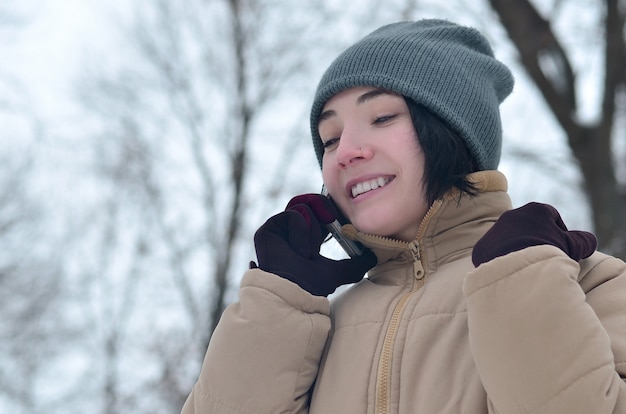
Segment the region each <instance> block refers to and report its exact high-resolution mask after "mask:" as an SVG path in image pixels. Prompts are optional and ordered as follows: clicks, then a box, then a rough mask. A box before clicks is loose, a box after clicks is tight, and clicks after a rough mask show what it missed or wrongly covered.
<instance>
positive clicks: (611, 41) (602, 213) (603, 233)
mask: <svg viewBox="0 0 626 414" xmlns="http://www.w3.org/2000/svg"><path fill="white" fill-rule="evenodd" d="M618 3H619V0H607V1H606V11H605V13H606V14H605V16H606V18H605V22H604V24H605V40H606V43H605V44H606V50H605V73H604V76H605V80H604V95H603V97H602V108H601V111H600V117H599V120H598V121H597V122H596V123H595V124H594V125H584V124H582V123H580V121H578V119H577V117H576V114H577V111H578V105H577V102H576V83H575V76H574V70H573V69H572V66H571V64H570V61H569V59H568V56H567V55H566V53H565V51H564V49H563V48H562V47H561V44H560V42H559V39H558V38H557V37H556V35H555V33H554V31H553V30H552V27H551V25H550V22H549V21H548V20H546V19H544V18H543V17H542V16H540V15H539V13H538V12H537V10H536V9H535V8H534V6H533V5H532V4H531V2H530V1H528V0H517V1H513V2H512V1H508V0H490V4H491V6H492V8H493V9H494V10H495V11H496V13H497V14H498V15H499V17H500V21H501V23H502V25H503V26H504V27H505V29H506V31H507V33H508V35H509V37H510V38H511V40H512V41H513V43H514V45H515V47H516V48H517V50H518V52H519V54H520V61H521V64H522V65H523V67H524V69H525V70H526V71H527V73H528V74H529V76H530V77H531V79H532V80H533V81H534V82H535V84H536V86H537V88H538V89H539V90H540V92H541V94H542V95H543V97H544V99H545V100H546V103H547V104H548V107H549V108H550V109H551V111H552V113H553V114H554V116H555V118H556V119H557V121H558V123H559V124H560V125H561V127H562V128H563V131H564V132H565V134H566V135H567V139H568V144H569V146H570V148H571V150H572V153H573V154H574V156H575V157H576V160H577V161H578V163H579V166H580V170H581V173H582V176H583V179H584V184H585V191H586V193H587V196H588V199H589V202H590V205H591V210H592V213H593V224H594V230H595V233H596V235H597V237H598V241H599V247H600V249H602V250H604V251H606V252H608V253H612V254H615V255H617V256H619V257H622V258H626V243H625V242H624V237H625V225H624V211H625V209H626V205H624V196H623V194H621V193H622V191H621V188H620V185H619V183H618V181H617V178H616V173H615V167H614V164H613V158H612V157H613V154H612V151H611V149H612V148H611V146H612V138H613V137H612V135H613V125H614V119H615V115H616V111H617V109H616V98H617V94H618V93H620V91H621V90H623V86H624V85H626V57H625V56H626V55H625V41H624V36H623V34H622V33H623V31H624V17H625V16H624V14H625V12H624V11H623V10H621V11H620V10H619V7H618V6H619V5H618ZM547 61H550V63H552V65H551V67H553V68H554V67H556V68H558V73H551V72H549V71H547V70H544V68H545V63H547ZM542 64H543V65H542ZM566 185H567V183H566Z"/></svg>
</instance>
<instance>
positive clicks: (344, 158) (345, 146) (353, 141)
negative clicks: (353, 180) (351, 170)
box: [336, 130, 373, 168]
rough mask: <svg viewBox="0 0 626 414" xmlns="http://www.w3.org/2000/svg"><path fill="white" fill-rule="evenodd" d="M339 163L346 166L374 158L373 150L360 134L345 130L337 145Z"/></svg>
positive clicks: (343, 166)
mask: <svg viewBox="0 0 626 414" xmlns="http://www.w3.org/2000/svg"><path fill="white" fill-rule="evenodd" d="M336 151H337V158H336V160H337V164H339V166H340V167H342V168H345V167H347V166H350V165H353V164H356V163H358V162H362V161H365V160H368V159H370V158H372V155H373V152H372V148H371V147H370V146H369V145H366V144H365V142H364V140H363V139H360V135H359V134H355V133H350V132H349V131H346V130H344V132H343V133H342V134H341V138H340V139H339V146H338V147H337V150H336Z"/></svg>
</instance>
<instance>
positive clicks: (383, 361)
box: [375, 200, 442, 414]
mask: <svg viewBox="0 0 626 414" xmlns="http://www.w3.org/2000/svg"><path fill="white" fill-rule="evenodd" d="M441 204H442V203H441V200H438V201H436V202H435V203H433V205H432V206H431V207H430V209H429V210H428V212H427V213H426V215H425V216H424V219H423V220H422V223H421V224H420V227H419V230H418V233H417V237H416V238H415V240H413V241H412V242H410V243H408V248H409V250H410V251H411V254H412V255H413V277H414V278H413V282H412V286H411V289H410V290H409V291H408V292H406V293H405V294H404V295H402V297H401V298H400V300H399V301H398V303H396V306H395V307H394V309H393V313H392V314H391V319H390V321H389V326H388V327H387V332H386V333H385V339H384V342H383V347H382V350H381V355H380V359H379V360H378V376H377V378H376V410H375V413H376V414H389V401H390V399H391V364H392V359H393V346H394V343H395V339H396V334H397V333H398V326H399V324H400V319H401V317H402V314H403V313H404V310H405V308H406V305H407V303H408V302H409V299H410V298H411V295H413V293H415V292H417V291H418V290H420V289H421V288H422V287H423V286H424V283H425V277H426V273H425V271H424V266H423V264H422V255H421V250H420V245H419V242H418V240H421V238H422V237H423V232H424V230H425V228H426V223H427V222H428V221H429V220H430V217H431V216H432V215H433V214H434V212H435V211H436V210H438V209H439V207H440V206H441Z"/></svg>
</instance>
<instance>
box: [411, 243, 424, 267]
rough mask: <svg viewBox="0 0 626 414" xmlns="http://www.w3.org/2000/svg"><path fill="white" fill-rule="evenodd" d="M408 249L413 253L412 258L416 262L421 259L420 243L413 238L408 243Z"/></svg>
mask: <svg viewBox="0 0 626 414" xmlns="http://www.w3.org/2000/svg"><path fill="white" fill-rule="evenodd" d="M409 250H411V254H412V255H413V260H415V261H416V262H421V261H422V255H421V253H420V244H419V242H418V241H417V240H413V241H412V242H410V243H409Z"/></svg>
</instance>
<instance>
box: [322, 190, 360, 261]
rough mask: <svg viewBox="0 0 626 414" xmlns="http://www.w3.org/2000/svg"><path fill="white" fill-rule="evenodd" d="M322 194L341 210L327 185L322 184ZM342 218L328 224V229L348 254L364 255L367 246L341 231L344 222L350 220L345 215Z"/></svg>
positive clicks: (354, 255) (351, 255)
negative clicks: (329, 192)
mask: <svg viewBox="0 0 626 414" xmlns="http://www.w3.org/2000/svg"><path fill="white" fill-rule="evenodd" d="M322 195H323V196H324V197H326V198H328V199H329V200H330V201H331V202H332V203H333V205H334V206H335V208H337V211H339V212H341V210H340V209H339V206H337V204H335V202H334V201H333V199H332V198H331V197H330V195H329V194H328V190H327V189H326V186H322ZM342 215H343V214H342ZM340 219H341V221H340ZM340 219H335V221H333V222H332V223H330V224H327V225H326V228H327V229H328V231H329V232H330V234H331V235H332V236H333V238H334V239H335V240H337V243H339V245H340V246H341V247H342V248H343V250H344V251H345V252H346V253H347V254H348V256H350V257H357V256H360V255H362V254H363V251H364V250H365V247H364V246H363V245H362V244H361V243H358V242H355V241H354V240H350V239H348V238H347V237H346V236H344V235H343V233H341V226H343V225H344V224H347V223H348V221H347V219H345V217H341V218H340Z"/></svg>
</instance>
